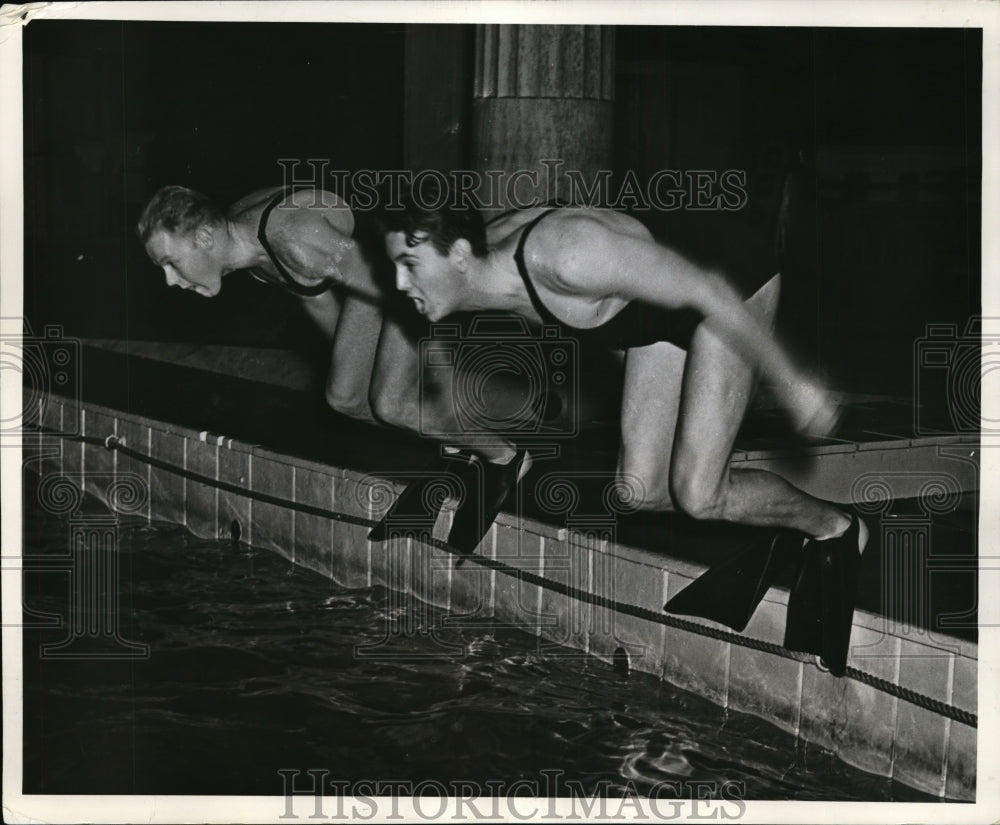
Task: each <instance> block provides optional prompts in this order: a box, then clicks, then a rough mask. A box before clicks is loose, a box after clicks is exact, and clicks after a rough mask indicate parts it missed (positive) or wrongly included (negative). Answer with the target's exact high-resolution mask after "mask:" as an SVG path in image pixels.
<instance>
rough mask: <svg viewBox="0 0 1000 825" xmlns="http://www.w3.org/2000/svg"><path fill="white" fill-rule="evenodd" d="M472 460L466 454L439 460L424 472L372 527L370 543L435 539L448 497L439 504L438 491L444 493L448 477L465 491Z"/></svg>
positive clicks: (369, 536)
mask: <svg viewBox="0 0 1000 825" xmlns="http://www.w3.org/2000/svg"><path fill="white" fill-rule="evenodd" d="M471 460H472V456H471V454H469V453H464V452H457V453H445V454H443V455H440V456H438V457H437V458H436V459H435V460H434V461H433V462H431V463H430V464H429V465H428V466H427V467H426V468H425V469H424V470H423V472H422V475H421V476H420V477H419V478H417V479H415V480H414V481H412V482H410V483H409V484H408V485H407V486H406V489H405V490H403V492H402V493H400V494H399V497H398V498H397V499H396V500H395V501H394V502H393V503H392V506H391V507H390V508H389V510H388V512H386V514H385V515H384V516H383V517H382V520H381V521H380V522H379V523H378V524H376V525H375V526H374V527H372V529H371V530H370V531H369V532H368V539H369V541H387V540H389V539H392V538H399V537H401V536H413V535H416V536H428V537H429V536H431V535H432V534H433V532H434V524H435V522H436V521H437V517H438V513H439V512H440V510H441V506H442V505H443V504H444V502H445V499H446V496H444V495H440V500H436V499H437V496H436V495H435V493H438V494H440V493H441V489H437V488H438V487H439V486H441V487H442V489H443V485H444V484H446V483H447V477H448V476H452V477H455V478H457V479H458V480H459V487H460V488H461V485H462V482H463V476H464V475H465V473H464V472H463V471H464V468H465V466H466V465H467V464H468V463H471ZM459 462H461V463H459Z"/></svg>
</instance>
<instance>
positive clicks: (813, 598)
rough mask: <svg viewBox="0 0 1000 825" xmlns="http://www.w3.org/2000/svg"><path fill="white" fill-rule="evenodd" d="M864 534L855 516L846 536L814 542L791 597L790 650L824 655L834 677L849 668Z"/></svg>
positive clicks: (787, 638) (787, 631) (805, 553)
mask: <svg viewBox="0 0 1000 825" xmlns="http://www.w3.org/2000/svg"><path fill="white" fill-rule="evenodd" d="M859 530H860V522H859V521H858V517H857V516H854V517H853V518H852V519H851V526H850V527H849V528H847V532H846V533H844V534H843V535H842V536H837V537H836V538H832V539H826V540H824V541H815V540H813V541H809V542H808V543H807V544H806V546H805V548H803V551H802V561H801V563H800V566H799V570H798V574H797V575H796V578H795V583H794V584H793V585H792V590H791V593H790V594H789V596H788V618H787V623H786V625H785V647H787V648H788V649H789V650H798V651H802V652H803V653H813V654H815V655H817V656H819V657H820V659H821V660H822V661H823V664H824V665H825V666H826V667H828V668H829V669H830V672H831V673H832V674H833V675H834V676H843V675H844V672H845V671H846V669H847V654H848V651H849V650H850V644H851V628H852V627H853V624H854V604H855V601H856V599H857V591H858V572H859V570H860V568H861V553H860V550H859V548H858V532H859Z"/></svg>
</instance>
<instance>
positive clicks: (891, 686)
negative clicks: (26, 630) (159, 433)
mask: <svg viewBox="0 0 1000 825" xmlns="http://www.w3.org/2000/svg"><path fill="white" fill-rule="evenodd" d="M52 434H53V435H59V436H60V437H61V438H63V439H66V440H68V441H80V442H83V443H86V444H93V445H96V446H101V447H104V448H106V449H108V450H114V451H117V452H120V453H121V454H122V455H125V456H128V457H129V458H133V459H135V460H137V461H141V462H143V463H144V464H148V465H150V466H151V467H156V468H157V469H160V470H164V471H166V472H168V473H172V474H174V475H177V476H181V477H182V478H186V479H189V480H191V481H195V482H197V483H199V484H204V485H206V486H208V487H215V488H217V489H219V490H224V491H226V492H228V493H234V494H236V495H239V496H243V497H244V498H249V499H253V500H254V501H260V502H263V503H265V504H273V505H276V506H278V507H283V508H285V509H288V510H296V511H298V512H300V513H305V514H308V515H313V516H319V517H321V518H327V519H331V520H333V521H342V522H345V523H348V524H356V525H359V526H362V527H374V526H375V525H376V524H378V523H379V522H378V520H376V519H370V518H366V517H364V516H354V515H351V514H350V513H342V512H340V511H338V510H328V509H326V508H324V507H315V506H313V505H311V504H303V503H301V502H297V501H289V500H288V499H285V498H281V497H279V496H272V495H269V494H267V493H261V492H257V491H255V490H249V489H247V488H245V487H241V486H239V485H237V484H231V483H230V482H227V481H223V480H221V479H216V478H211V477H210V476H206V475H202V474H201V473H196V472H193V471H191V470H187V469H185V468H183V467H178V466H177V465H176V464H171V463H170V462H167V461H163V460H161V459H158V458H154V457H153V456H151V455H147V454H146V453H141V452H139V451H137V450H133V449H132V448H130V447H127V446H126V445H125V444H123V443H122V442H121V441H119V440H118V438H117V437H116V436H114V435H109V436H108V437H107V438H104V439H102V438H97V437H95V436H85V435H80V436H68V435H62V434H59V433H55V432H53V433H52ZM413 538H414V539H415V540H418V541H420V542H422V543H424V544H426V545H428V546H431V547H434V548H436V549H438V550H442V551H444V552H446V553H449V554H451V555H453V556H455V557H456V558H458V559H460V560H462V561H463V562H472V563H474V564H478V565H480V566H481V567H485V568H487V569H489V570H495V571H497V572H499V573H503V574H504V575H507V576H511V577H513V578H516V579H518V580H519V581H523V582H526V583H528V584H533V585H536V586H538V587H543V588H545V589H546V590H550V591H552V592H554V593H560V594H562V595H564V596H566V597H568V598H571V599H574V600H576V601H580V602H585V603H587V604H591V605H594V606H595V607H602V608H605V609H607V610H612V611H614V612H615V613H620V614H622V615H626V616H634V617H636V618H639V619H643V620H645V621H648V622H652V623H654V624H661V625H665V626H667V627H672V628H676V629H678V630H683V631H685V632H688V633H693V634H695V635H698V636H703V637H705V638H709V639H717V640H719V641H722V642H728V643H730V644H733V645H737V646H739V647H745V648H749V649H751V650H759V651H763V652H765V653H770V654H772V655H774V656H780V657H782V658H784V659H792V660H794V661H798V662H805V663H808V664H816V657H814V656H811V655H809V654H805V653H799V652H797V651H791V650H788V649H787V648H784V647H782V646H781V645H779V644H775V643H774V642H766V641H763V640H762V639H754V638H752V637H750V636H743V635H741V634H739V633H734V632H733V631H730V630H722V629H721V628H715V627H709V626H708V625H703V624H699V623H697V622H692V621H689V620H687V619H681V618H679V617H677V616H672V615H670V614H669V613H661V612H657V611H654V610H650V609H649V608H647V607H640V606H639V605H634V604H629V603H628V602H622V601H618V600H617V599H611V598H608V597H607V596H600V595H597V594H596V593H591V592H589V591H587V590H581V589H580V588H577V587H573V586H572V585H569V584H563V583H561V582H557V581H554V580H552V579H547V578H545V577H544V576H540V575H538V574H537V573H532V572H531V571H529V570H523V569H521V568H518V567H513V566H512V565H509V564H506V563H505V562H502V561H499V560H498V559H491V558H488V557H486V556H480V555H477V554H475V553H473V554H466V553H463V552H461V551H460V550H458V549H457V548H455V547H452V546H451V545H450V544H448V543H447V542H445V541H442V540H441V539H435V538H432V537H428V536H413ZM844 678H848V679H853V680H854V681H856V682H860V683H862V684H865V685H868V686H869V687H872V688H874V689H875V690H878V691H880V692H882V693H886V694H888V695H890V696H895V697H896V698H898V699H902V700H903V701H905V702H909V703H910V704H912V705H916V706H917V707H920V708H924V709H925V710H929V711H931V712H933V713H936V714H938V715H940V716H944V717H946V718H948V719H952V720H954V721H956V722H961V723H962V724H964V725H968V726H969V727H972V728H977V727H978V722H979V717H978V715H977V714H975V713H971V712H969V711H967V710H963V709H962V708H959V707H956V706H954V705H950V704H948V703H947V702H942V701H941V700H939V699H934V698H932V697H930V696H926V695H925V694H922V693H919V692H918V691H915V690H911V689H910V688H906V687H903V686H902V685H897V684H895V683H894V682H890V681H889V680H888V679H883V678H882V677H880V676H875V675H874V674H872V673H868V672H867V671H863V670H859V669H857V668H854V667H848V668H847V669H846V671H845V673H844Z"/></svg>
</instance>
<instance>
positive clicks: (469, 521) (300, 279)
mask: <svg viewBox="0 0 1000 825" xmlns="http://www.w3.org/2000/svg"><path fill="white" fill-rule="evenodd" d="M136 229H137V233H138V236H139V239H140V240H141V241H142V243H143V245H144V246H145V249H146V253H147V254H148V256H149V258H150V260H151V261H152V262H153V263H154V264H156V265H157V266H158V267H161V268H162V269H163V272H164V276H165V278H166V282H167V284H168V285H169V286H176V287H179V288H182V289H190V290H193V291H194V292H197V293H198V294H199V295H202V296H205V297H209V298H210V297H213V296H215V295H218V293H219V291H220V290H221V289H222V282H223V278H224V277H225V276H226V275H228V274H230V273H232V272H236V271H241V270H246V271H248V272H250V273H251V274H252V275H253V277H255V278H257V279H258V280H260V281H264V282H266V283H270V284H276V285H277V286H279V287H281V288H282V289H285V290H287V291H288V292H290V293H291V294H293V295H294V296H296V297H297V298H298V299H299V301H300V302H301V304H302V307H303V308H304V309H305V311H306V313H307V314H308V315H309V317H310V318H311V319H312V320H313V322H314V323H316V324H317V326H318V327H319V328H320V329H321V330H322V331H323V332H324V334H325V335H326V336H327V338H328V339H329V340H330V342H331V360H330V368H329V371H328V377H327V384H326V398H327V402H328V403H329V405H330V406H331V407H332V408H333V409H334V410H336V411H337V412H339V413H341V414H344V415H347V416H350V417H352V418H357V419H361V420H364V421H369V422H374V423H381V424H389V425H391V426H397V427H402V428H405V429H408V430H411V431H414V432H424V431H431V432H435V433H442V434H447V435H446V436H442V438H443V439H444V438H447V441H448V444H449V447H448V448H446V449H445V450H443V451H442V455H441V456H440V458H439V459H438V460H437V461H436V462H435V464H434V465H433V466H432V467H430V468H428V472H427V473H426V477H427V480H426V482H418V483H414V484H412V485H410V487H409V488H408V489H407V490H406V491H405V492H404V493H403V495H402V496H401V497H400V498H399V499H397V501H396V503H395V504H394V506H393V509H392V510H390V513H389V514H387V517H386V520H385V521H384V522H383V524H381V525H379V526H377V527H376V528H375V529H374V530H373V531H372V533H371V538H372V539H373V540H384V539H387V538H390V537H391V536H392V535H393V532H392V530H391V529H389V525H390V523H391V517H392V516H395V515H399V511H400V510H402V511H403V513H402V515H404V516H405V515H406V513H407V508H411V509H412V508H416V509H417V510H419V511H420V512H424V510H426V506H425V503H424V491H425V488H426V487H427V486H428V485H431V484H432V483H433V481H434V480H435V476H436V475H440V474H441V473H444V472H446V471H447V472H453V471H452V470H451V468H454V467H460V468H462V471H463V472H466V474H467V475H469V477H470V478H471V479H476V478H478V479H484V480H483V481H481V483H479V493H480V494H481V496H483V497H485V498H486V499H487V501H486V504H485V505H484V506H485V507H486V511H487V512H493V510H494V509H495V508H496V507H498V506H499V505H498V504H496V500H497V498H498V497H499V498H503V497H505V496H506V493H507V492H508V491H509V490H510V488H511V487H512V486H513V484H514V483H516V481H517V480H518V478H519V477H520V476H522V475H523V474H524V473H525V472H526V471H527V468H528V466H529V465H530V461H529V460H528V459H527V456H526V454H525V453H524V451H518V450H516V449H515V448H514V447H513V446H512V445H511V444H510V442H509V441H508V440H507V439H506V438H504V437H502V435H495V436H494V435H491V434H489V433H476V434H475V438H474V439H472V440H471V442H470V441H466V440H463V430H462V427H461V426H460V425H459V423H457V422H456V421H455V416H454V410H453V399H452V398H451V397H450V396H449V393H448V389H449V387H450V384H449V382H447V381H444V380H443V381H442V384H443V385H444V386H443V388H442V391H441V392H440V393H436V394H427V397H423V398H421V397H420V395H421V394H420V392H419V387H418V375H419V365H418V349H417V338H418V337H419V335H420V334H421V333H423V334H426V324H425V322H424V321H423V319H421V318H420V316H419V315H417V314H416V313H414V311H413V309H412V307H411V306H410V305H409V302H406V301H405V300H401V299H400V297H399V296H398V294H397V293H396V292H395V291H394V290H393V289H392V282H391V277H390V278H388V279H387V280H386V282H385V283H382V282H381V281H380V279H379V278H378V277H377V274H376V270H377V267H378V266H379V264H380V263H383V264H385V263H386V261H385V258H384V253H383V250H382V249H381V245H380V239H378V241H379V243H377V244H376V248H375V249H374V250H373V249H370V248H367V247H366V245H365V244H364V243H362V242H360V241H359V232H358V227H357V226H356V216H355V214H354V213H353V211H352V210H351V209H350V208H349V206H348V205H347V204H346V203H345V202H344V201H343V200H342V199H341V198H339V197H338V196H337V195H335V194H333V193H331V192H327V191H323V190H320V189H313V188H296V189H294V190H290V189H286V188H282V187H274V188H270V189H262V190H259V191H257V192H254V193H252V194H250V195H248V196H246V197H244V198H242V199H240V200H239V201H237V202H236V203H235V204H233V205H232V206H231V207H230V208H229V209H228V210H227V211H223V210H222V209H220V208H219V207H218V206H216V205H215V204H214V203H213V202H212V201H211V199H209V198H208V197H206V196H205V195H203V194H201V193H200V192H197V191H194V190H192V189H188V188H186V187H183V186H166V187H164V188H163V189H161V190H160V191H158V192H157V193H156V194H155V195H154V196H153V197H152V199H150V201H149V202H148V203H147V205H146V206H145V208H144V209H143V211H142V214H141V216H140V218H139V221H138V224H137V227H136ZM408 316H412V317H408ZM414 320H416V321H417V326H418V332H417V334H414V328H413V327H414V324H413V321H414ZM500 383H501V384H502V381H501V382H500ZM500 390H501V391H502V387H501V388H500ZM477 503H481V502H476V501H469V502H467V505H468V506H465V505H463V506H462V507H460V508H459V511H458V512H457V514H456V517H455V519H454V522H453V525H452V531H451V535H450V537H449V538H450V539H452V540H453V541H454V542H456V543H457V546H458V547H459V549H466V548H468V549H469V550H470V551H471V549H472V547H474V546H475V544H477V543H478V542H479V539H480V538H481V535H482V533H483V532H484V531H485V529H486V528H488V527H489V522H492V517H490V518H489V522H487V523H485V525H484V520H483V519H482V518H480V517H479V513H480V509H479V508H478V507H477V506H475V505H476V504H477ZM424 515H427V516H430V522H431V524H430V529H432V527H433V520H434V518H433V517H435V516H436V515H437V511H436V510H435V511H434V512H432V513H424ZM405 520H406V519H405V518H404V519H403V521H405ZM470 544H471V547H470V546H469V545H470Z"/></svg>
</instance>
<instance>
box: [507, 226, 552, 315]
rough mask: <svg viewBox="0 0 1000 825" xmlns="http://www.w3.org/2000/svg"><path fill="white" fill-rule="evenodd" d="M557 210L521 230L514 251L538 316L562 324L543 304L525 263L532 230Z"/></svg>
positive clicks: (522, 278)
mask: <svg viewBox="0 0 1000 825" xmlns="http://www.w3.org/2000/svg"><path fill="white" fill-rule="evenodd" d="M555 211H556V210H555V209H546V210H545V211H544V212H542V214H541V215H539V216H538V217H536V218H533V219H532V220H531V221H530V222H529V223H528V224H527V226H525V227H524V229H522V230H521V237H520V238H518V239H517V248H516V249H515V250H514V263H516V264H517V271H518V274H520V276H521V280H522V281H524V287H525V289H527V290H528V297H529V298H530V299H531V303H532V305H533V306H534V307H535V309H536V310H537V311H538V314H539V315H541V316H542V320H543V321H545V322H546V323H557V324H558V323H561V322H560V321H559V319H558V318H556V316H555V315H553V314H552V313H551V312H550V311H549V308H548V307H547V306H545V304H544V303H542V299H541V298H539V297H538V290H536V289H535V285H534V284H533V283H532V282H531V277H530V276H529V275H528V267H527V266H526V265H525V263H524V243H525V241H527V240H528V235H529V234H530V233H531V230H532V229H534V228H535V227H536V226H537V225H538V222H539V221H540V220H541V219H542V218H544V217H545V216H546V215H549V214H551V213H553V212H555Z"/></svg>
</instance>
